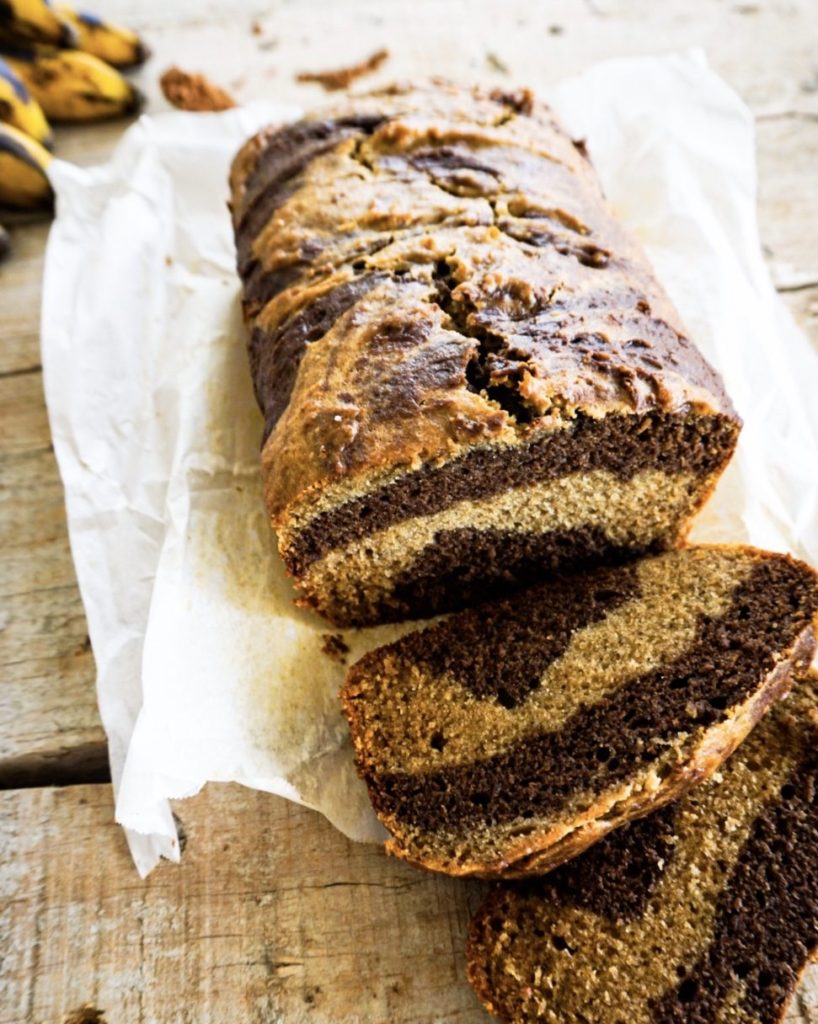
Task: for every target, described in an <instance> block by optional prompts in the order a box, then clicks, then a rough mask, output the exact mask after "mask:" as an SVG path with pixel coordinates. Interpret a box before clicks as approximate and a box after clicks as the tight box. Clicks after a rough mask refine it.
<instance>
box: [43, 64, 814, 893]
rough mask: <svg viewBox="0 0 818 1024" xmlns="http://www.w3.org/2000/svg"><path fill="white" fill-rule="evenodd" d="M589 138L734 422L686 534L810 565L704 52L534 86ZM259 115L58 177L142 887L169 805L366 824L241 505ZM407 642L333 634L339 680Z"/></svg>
mask: <svg viewBox="0 0 818 1024" xmlns="http://www.w3.org/2000/svg"><path fill="white" fill-rule="evenodd" d="M532 84H533V85H534V86H535V87H538V88H539V91H540V92H541V94H542V95H544V96H545V98H546V99H549V100H550V101H551V102H552V103H553V104H554V106H555V107H556V109H557V111H558V113H559V114H560V115H561V116H562V118H563V119H564V121H565V122H566V123H567V125H568V127H569V128H570V130H571V131H572V132H573V133H574V135H575V136H577V137H584V138H586V139H587V142H588V147H589V150H590V153H591V156H592V158H593V161H594V163H595V165H596V167H597V169H598V172H599V174H600V177H601V179H602V182H603V184H604V187H605V189H606V192H607V194H608V196H609V198H610V200H611V201H612V203H613V205H614V207H615V208H616V210H617V211H618V213H619V215H620V216H621V217H622V218H623V219H624V220H625V222H626V223H627V224H628V225H629V226H630V227H631V228H632V229H633V230H634V231H635V232H636V233H637V234H638V236H639V237H640V238H641V240H642V242H643V244H644V245H645V247H646V249H647V251H648V254H649V256H650V258H651V260H652V261H653V264H654V266H655V268H656V270H657V272H658V274H659V276H660V278H661V280H662V281H663V282H664V284H665V285H666V287H667V288H668V290H669V291H670V293H671V296H672V297H673V299H674V300H675V302H676V303H677V305H678V306H679V309H680V311H681V313H682V316H683V319H684V320H685V322H686V324H687V326H688V329H689V331H690V334H691V336H692V337H693V338H694V339H695V340H696V342H697V343H698V344H699V346H700V347H701V348H702V349H703V351H704V352H705V354H706V355H707V357H708V358H709V359H710V360H711V361H712V362H713V363H714V364H715V365H716V366H717V367H718V368H719V369H720V370H721V372H722V373H723V375H724V377H725V378H726V381H727V386H728V390H729V391H730V393H731V395H732V397H733V399H734V401H735V403H736V405H737V407H738V409H739V411H740V413H741V414H742V416H743V417H744V419H745V427H744V432H743V434H742V438H741V443H740V446H739V451H738V454H737V456H736V458H735V460H734V462H733V464H732V466H731V467H730V469H729V470H728V473H727V474H726V475H725V477H724V479H723V481H722V483H721V484H720V486H719V488H718V491H717V494H716V496H715V497H714V499H713V500H712V502H711V503H710V505H709V506H708V507H707V509H706V511H705V512H704V514H703V515H702V516H701V517H700V519H699V521H698V523H697V525H696V527H695V530H694V534H693V537H694V539H698V540H734V541H750V542H752V543H755V544H758V545H760V546H763V547H769V548H774V549H778V550H789V551H792V552H794V553H795V554H798V555H800V556H801V557H804V558H806V559H808V560H810V561H812V562H813V563H816V562H818V403H816V402H815V400H814V391H815V384H816V381H818V356H817V355H816V353H815V352H814V350H813V349H812V348H811V347H810V345H809V343H808V341H807V339H806V338H805V337H804V336H803V335H802V334H801V333H800V332H799V331H798V329H797V328H796V327H795V325H794V324H793V323H792V321H791V319H790V317H789V315H788V313H787V312H786V310H785V309H784V307H783V306H782V304H781V303H780V301H779V300H778V298H777V296H776V294H775V292H774V290H773V287H772V284H771V282H770V279H769V275H768V273H767V270H766V268H765V266H764V263H763V261H762V257H761V250H760V245H759V238H758V230H757V225H756V215H755V190H756V177H755V161H754V140H753V125H752V118H751V115H750V113H749V112H748V110H747V109H746V108H745V106H744V105H743V103H742V102H741V101H740V100H739V98H738V97H737V96H736V95H735V94H734V93H733V92H732V91H731V90H730V89H729V88H728V87H727V86H726V85H725V83H724V82H723V81H721V79H719V78H718V77H717V76H716V75H715V74H714V73H713V72H712V71H710V70H709V69H708V68H707V66H706V64H705V62H704V59H703V58H702V57H701V56H700V55H698V54H688V55H683V56H669V57H663V58H641V59H629V60H616V61H611V62H606V63H604V64H601V65H597V66H595V67H593V68H591V69H589V70H588V71H586V72H584V73H583V74H581V75H579V76H578V77H576V78H573V79H570V80H568V81H564V82H562V83H559V84H557V85H551V86H549V85H547V84H544V83H536V82H535V83H532ZM297 113H298V112H297V111H296V110H294V109H292V108H284V107H281V106H275V105H254V106H251V107H246V108H243V109H238V110H232V111H228V112H226V113H223V114H185V113H171V114H164V115H161V116H157V117H152V118H151V117H143V118H142V119H141V120H140V121H139V122H138V123H137V124H136V125H134V126H133V127H132V128H131V129H130V130H129V131H128V132H127V133H126V134H125V135H124V137H123V138H122V140H121V142H120V144H119V146H118V147H117V150H116V152H115V154H114V156H113V158H112V159H111V161H110V162H109V163H108V164H106V165H105V166H102V167H97V168H92V169H85V170H82V169H79V168H77V167H73V166H70V165H68V164H65V163H61V162H59V161H56V162H55V163H54V165H53V171H52V178H53V183H54V186H55V189H56V192H57V196H58V206H57V218H56V221H55V223H54V226H53V229H52V232H51V236H50V238H49V243H48V251H47V259H46V274H45V283H44V293H43V316H42V356H43V367H44V373H45V385H46V397H47V403H48V409H49V415H50V419H51V427H52V433H53V437H54V446H55V451H56V455H57V459H58V462H59V466H60V471H61V473H62V477H63V480H64V483H65V491H66V503H67V509H68V526H69V533H70V538H71V546H72V551H73V555H74V560H75V563H76V568H77V576H78V579H79V584H80V589H81V592H82V597H83V601H84V604H85V609H86V612H87V616H88V625H89V632H90V636H91V641H92V644H93V648H94V653H95V656H96V660H97V669H98V680H97V686H98V694H99V705H100V712H101V715H102V720H103V724H104V726H105V730H106V732H107V734H108V738H109V741H110V757H111V767H112V774H113V779H114V786H115V790H116V793H117V805H116V814H117V820H118V821H120V822H121V823H122V824H123V825H124V826H125V827H126V830H127V833H128V838H129V842H130V845H131V850H132V853H133V855H134V859H135V862H136V865H137V868H138V870H139V871H140V873H141V874H143V875H144V874H146V873H147V872H148V871H150V870H151V868H152V867H153V866H154V865H155V864H156V863H157V861H158V859H159V857H160V856H165V857H169V858H171V859H178V856H179V850H178V843H177V838H176V829H175V826H174V823H173V818H172V815H171V811H170V805H169V802H168V801H169V799H170V798H176V797H185V796H190V795H192V794H194V793H196V792H197V791H198V790H199V789H200V788H201V787H202V786H203V785H204V784H205V782H207V781H211V780H212V781H228V780H230V781H237V782H241V783H243V784H245V785H248V786H253V787H256V788H259V789H264V790H269V791H271V792H274V793H278V794H281V795H282V796H285V797H288V798H289V799H292V800H296V801H299V802H301V803H305V804H307V805H309V806H312V807H315V808H317V809H318V810H320V811H321V812H322V813H323V814H325V815H326V816H327V817H328V818H329V819H330V820H331V821H332V822H333V823H334V824H335V825H336V826H337V827H338V828H340V829H341V830H342V831H344V832H345V833H346V834H347V835H349V836H351V837H353V838H355V839H359V840H375V839H378V838H380V837H381V835H382V831H381V829H380V826H379V825H378V823H377V821H376V820H375V818H374V815H373V814H372V811H371V809H370V807H369V803H368V800H367V797H366V793H365V790H364V787H363V785H362V783H360V782H359V781H358V779H357V778H356V776H355V772H354V768H353V765H352V757H351V751H350V747H349V743H348V738H347V734H346V728H345V723H344V721H343V719H342V716H341V714H340V710H339V706H338V701H337V698H336V693H337V690H338V688H339V686H340V684H341V681H342V678H343V673H344V666H343V664H341V662H340V661H338V660H335V659H333V658H331V657H329V656H328V655H327V654H326V653H324V651H323V650H322V647H323V645H324V643H325V637H326V635H327V634H329V633H331V632H333V630H332V628H331V627H330V626H328V625H327V624H326V623H324V622H323V621H322V620H320V619H319V618H318V617H317V616H314V615H312V614H309V613H306V612H302V611H299V610H298V609H296V608H295V607H294V606H293V604H292V597H293V592H292V589H291V587H290V585H289V583H288V581H287V579H286V577H285V574H284V572H283V568H282V565H281V562H280V560H279V558H278V556H277V554H276V551H275V543H274V538H273V535H272V533H271V531H270V529H269V527H268V525H267V522H266V519H265V514H264V509H263V507H262V502H261V496H260V495H261V487H260V477H259V469H258V453H259V438H260V434H261V425H262V424H261V417H260V415H259V413H258V412H257V410H256V407H255V402H254V399H253V395H252V389H251V384H250V377H249V373H248V369H247V364H246V356H245V351H244V332H243V327H242V324H241V319H240V314H239V283H238V280H237V277H236V274H235V269H234V254H233V238H232V230H231V225H230V221H229V217H228V213H227V208H226V200H227V185H226V182H227V172H228V167H229V164H230V160H231V158H232V156H233V154H234V153H235V151H236V150H237V149H238V147H239V146H240V144H241V143H242V142H243V141H244V139H245V138H246V137H247V136H248V135H249V134H251V133H252V132H253V131H255V130H256V129H257V128H258V127H260V126H261V125H263V124H266V123H269V122H273V121H284V120H288V119H291V118H293V117H294V116H296V115H297ZM405 628H406V627H401V626H388V627H381V628H378V629H369V630H363V631H359V632H354V631H347V632H345V633H344V640H345V641H346V643H347V644H348V645H349V647H350V652H349V654H348V655H347V658H346V660H347V663H350V662H351V661H352V660H354V659H355V658H356V657H358V656H359V655H360V654H361V653H362V652H363V651H364V650H366V649H368V648H370V647H372V646H373V645H375V644H376V643H381V642H384V641H385V640H388V639H391V638H393V637H394V636H397V635H398V634H399V633H400V632H402V631H404V630H405Z"/></svg>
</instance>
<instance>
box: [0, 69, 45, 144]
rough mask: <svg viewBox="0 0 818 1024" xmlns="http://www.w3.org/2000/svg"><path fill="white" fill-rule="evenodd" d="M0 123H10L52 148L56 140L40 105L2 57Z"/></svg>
mask: <svg viewBox="0 0 818 1024" xmlns="http://www.w3.org/2000/svg"><path fill="white" fill-rule="evenodd" d="M0 121H8V123H9V124H13V125H14V127H15V128H19V129H20V131H21V132H25V133H26V135H30V136H31V137H32V139H36V140H37V142H40V143H42V144H43V145H44V146H46V147H48V148H49V149H50V148H51V144H52V143H53V141H54V138H53V136H52V134H51V127H50V126H49V124H48V121H46V119H45V114H44V113H43V109H42V107H41V106H40V104H39V103H38V102H37V101H36V100H35V99H33V98H32V96H31V94H30V93H29V91H28V89H26V87H25V86H24V85H23V83H22V82H21V81H20V79H19V78H18V77H17V75H15V74H14V72H13V71H12V70H11V68H10V67H9V66H8V64H6V62H5V61H4V60H3V58H2V57H0Z"/></svg>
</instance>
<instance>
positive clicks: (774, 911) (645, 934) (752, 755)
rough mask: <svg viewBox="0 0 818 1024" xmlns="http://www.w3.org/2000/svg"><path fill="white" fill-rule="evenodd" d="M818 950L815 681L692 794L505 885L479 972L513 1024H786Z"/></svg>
mask: <svg viewBox="0 0 818 1024" xmlns="http://www.w3.org/2000/svg"><path fill="white" fill-rule="evenodd" d="M816 954H818V689H816V677H815V676H814V675H812V676H811V677H809V678H806V679H803V680H801V679H799V680H798V681H797V682H796V684H795V686H794V688H793V692H792V694H791V696H790V697H789V698H788V699H787V700H784V701H782V702H781V703H779V704H778V705H777V706H776V707H775V708H774V709H773V710H772V711H771V712H770V714H769V715H768V716H766V717H765V719H764V721H763V722H761V724H760V725H759V726H758V728H757V729H755V730H754V732H753V733H752V734H751V735H750V737H749V738H748V739H747V740H746V741H745V742H744V743H743V744H742V746H741V747H740V748H739V749H738V750H737V751H736V753H735V754H733V755H732V757H730V758H729V759H728V761H727V762H726V763H725V764H724V765H723V766H722V767H721V769H720V770H719V772H718V774H717V775H715V776H714V777H713V778H712V779H711V780H710V781H709V782H707V783H706V784H704V785H702V786H700V787H697V788H696V789H695V790H693V791H692V792H691V793H690V794H689V795H688V796H687V797H685V798H684V799H682V800H680V801H679V802H678V803H675V804H671V805H669V806H667V807H665V808H663V809H662V810H660V811H658V812H657V813H656V814H653V815H650V816H649V817H647V818H643V819H641V820H639V821H634V822H631V823H630V824H628V825H626V826H625V827H624V828H622V829H619V830H618V831H616V832H615V833H613V834H612V835H610V836H609V837H608V838H606V839H605V840H604V841H603V842H601V843H600V844H599V845H598V846H596V847H594V848H593V849H592V850H589V851H588V852H587V853H585V854H583V855H582V856H581V857H579V858H577V859H576V860H574V861H572V862H571V863H570V864H566V865H564V866H563V867H561V868H558V869H557V870H556V871H554V872H552V873H551V874H550V875H548V876H547V877H545V878H540V879H536V880H534V879H532V880H529V881H526V882H523V883H518V884H503V885H498V886H497V887H496V889H495V890H494V891H493V892H492V893H491V894H490V895H489V896H488V897H487V898H486V899H485V901H484V903H483V905H482V906H481V907H480V908H479V910H478V911H477V914H476V915H475V917H474V919H473V921H472V923H471V927H470V930H469V940H468V951H467V972H468V977H469V980H470V981H471V983H472V985H473V986H474V988H475V990H476V992H477V994H478V996H479V998H480V999H481V1000H482V1002H483V1003H484V1004H485V1005H486V1007H487V1008H488V1009H489V1010H490V1011H491V1012H492V1013H494V1014H495V1015H496V1016H497V1017H499V1018H500V1020H503V1021H508V1022H514V1024H527V1022H535V1021H536V1022H549V1024H643V1022H644V1024H675V1022H679V1024H682V1022H696V1024H777V1022H780V1021H782V1020H783V1018H784V1015H785V1011H786V1006H787V1003H788V1002H789V1000H790V997H791V996H792V994H793V992H794V991H795V988H796V986H797V983H798V980H799V978H800V976H801V974H802V973H803V971H804V970H805V968H806V967H807V965H808V964H809V962H810V960H811V959H814V958H815V957H816Z"/></svg>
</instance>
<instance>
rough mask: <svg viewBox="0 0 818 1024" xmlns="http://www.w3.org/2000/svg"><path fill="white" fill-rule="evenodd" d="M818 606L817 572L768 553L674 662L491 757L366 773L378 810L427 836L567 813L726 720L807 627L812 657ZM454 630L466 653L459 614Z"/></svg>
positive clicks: (453, 622)
mask: <svg viewBox="0 0 818 1024" xmlns="http://www.w3.org/2000/svg"><path fill="white" fill-rule="evenodd" d="M546 592H547V591H546ZM816 610H818V587H817V586H816V583H815V578H814V576H813V575H812V573H811V572H810V571H809V570H808V569H807V568H806V567H804V566H802V565H800V564H799V563H797V562H794V561H791V560H784V559H778V558H776V559H765V560H764V561H762V562H760V563H759V564H758V565H757V566H755V567H754V568H753V569H752V570H751V572H750V575H749V577H748V578H747V579H746V580H745V581H744V582H742V583H741V584H740V585H739V586H737V587H736V589H735V591H734V593H733V596H732V599H731V602H730V607H729V609H728V611H727V612H726V613H725V615H724V616H723V617H720V618H717V619H711V618H703V619H702V621H701V623H700V625H699V628H698V631H697V632H698V635H697V638H696V642H695V643H694V644H693V645H692V646H691V648H690V649H689V650H688V651H686V652H685V653H684V654H683V655H681V656H680V657H679V658H677V659H676V660H675V661H673V662H671V663H669V664H667V665H663V666H661V667H659V668H657V669H655V670H653V671H651V672H648V673H646V674H644V675H642V676H639V677H637V678H635V679H631V680H629V681H628V682H626V683H625V684H624V685H623V686H622V687H621V688H620V689H619V690H617V691H616V692H615V693H612V694H611V695H610V696H608V697H607V698H605V699H604V700H601V701H599V702H598V703H596V704H593V705H590V706H587V707H583V708H582V709H581V710H579V711H577V712H576V713H575V714H574V715H573V716H572V717H571V718H570V719H569V720H568V721H567V722H566V723H565V724H564V726H563V727H562V728H561V729H560V730H559V731H557V732H543V733H540V734H538V735H534V736H527V737H524V738H522V739H520V740H519V741H518V742H517V743H516V744H514V745H513V746H511V747H510V748H508V749H506V750H504V751H502V752H501V753H499V754H496V755H494V756H492V757H489V758H486V759H485V760H481V761H474V762H472V763H469V764H463V765H452V766H447V767H444V768H440V769H438V770H435V771H428V772H421V773H415V774H409V773H402V772H391V773H381V772H377V771H374V770H372V771H370V773H369V774H368V775H367V776H366V781H367V784H368V785H369V787H370V796H371V798H372V801H373V803H374V805H375V808H376V810H378V811H379V812H380V813H382V814H384V815H386V816H388V817H393V816H394V817H395V818H396V819H397V820H399V821H400V822H401V823H402V824H404V825H409V826H413V827H417V828H419V829H422V830H423V831H425V832H428V833H434V832H436V831H438V830H440V829H458V830H462V829H467V828H468V827H469V826H471V825H474V824H476V823H485V824H488V825H489V826H491V825H498V824H503V823H508V822H511V821H514V820H517V819H518V818H527V817H528V818H536V817H543V816H546V815H549V814H554V813H557V812H559V811H560V810H561V809H562V808H563V807H564V806H565V805H566V804H567V802H568V801H569V800H570V799H571V798H572V797H573V796H575V795H576V794H577V793H582V792H590V793H593V792H600V791H602V790H603V789H609V788H610V787H611V786H612V785H614V784H615V783H616V782H618V781H620V780H623V779H625V778H627V777H628V776H631V775H632V774H633V773H634V771H636V770H637V769H638V768H639V767H640V766H641V765H644V764H645V763H647V762H649V761H651V760H654V759H656V758H657V757H659V756H660V754H661V753H662V751H663V750H664V749H665V748H666V742H667V741H668V740H671V739H673V738H675V737H678V736H679V734H680V733H685V732H687V733H691V732H700V731H702V730H704V729H708V728H710V727H712V726H714V725H716V724H717V723H719V722H721V721H723V720H724V719H725V717H726V715H727V713H728V712H729V710H730V709H731V708H733V707H734V706H736V705H737V704H740V703H742V702H743V701H744V700H746V699H747V698H748V697H749V696H750V695H751V694H752V693H754V692H755V691H756V690H757V689H758V687H759V685H760V683H761V680H762V679H763V678H764V677H765V676H766V675H767V674H768V673H770V672H771V671H772V670H773V669H774V668H775V665H776V657H775V656H776V654H777V653H778V652H780V651H782V650H787V649H788V648H790V647H791V646H793V645H794V644H795V642H796V641H797V640H798V638H799V636H801V634H804V633H805V632H809V634H810V637H811V642H810V643H808V644H805V649H804V651H803V652H802V653H803V654H804V655H805V656H808V657H811V653H814V648H815V644H814V637H813V636H812V630H811V622H812V618H813V616H814V615H815V613H816ZM490 614H491V613H490V612H489V611H488V610H486V615H487V616H488V615H490ZM555 614H557V617H558V613H555ZM444 628H447V629H448V630H449V633H450V638H451V645H452V656H453V657H456V656H457V651H458V642H459V637H458V620H457V618H455V619H452V620H449V622H447V623H446V624H445V627H444ZM531 645H532V646H531V648H529V650H530V651H531V650H533V647H534V646H535V645H536V638H533V637H532V638H531ZM399 647H400V644H398V651H399Z"/></svg>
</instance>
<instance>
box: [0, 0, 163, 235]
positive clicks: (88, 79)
mask: <svg viewBox="0 0 818 1024" xmlns="http://www.w3.org/2000/svg"><path fill="white" fill-rule="evenodd" d="M147 57H148V49H147V47H146V46H145V44H144V43H143V42H142V40H141V39H140V38H139V36H138V35H137V34H136V33H135V32H132V31H131V30H130V29H127V28H122V27H121V26H119V25H113V24H110V23H109V22H105V21H103V20H102V19H101V18H98V17H96V16H95V15H93V14H89V13H87V12H85V11H78V10H75V9H74V8H73V7H70V6H69V5H68V4H65V3H61V2H54V3H51V2H50V0H0V203H2V204H8V205H11V206H23V207H35V206H44V205H48V204H50V202H51V201H52V198H53V197H52V192H51V187H50V185H49V183H48V176H47V173H46V169H47V167H48V163H49V160H50V154H49V153H48V149H50V148H51V145H52V143H53V137H52V133H51V128H50V126H49V123H48V122H49V120H52V121H98V120H100V119H102V118H110V117H120V116H125V115H128V114H133V113H135V112H136V111H137V110H139V108H140V107H141V105H142V95H141V93H140V92H139V91H138V89H136V87H135V86H134V85H133V84H132V83H131V82H129V81H128V80H127V78H124V77H123V75H121V74H120V72H119V70H118V69H120V68H129V67H134V66H135V65H137V64H141V63H142V62H143V61H144V60H145V59H146V58H147ZM0 230H2V229H0ZM1 242H2V236H0V243H1ZM0 249H2V245H1V244H0Z"/></svg>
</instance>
